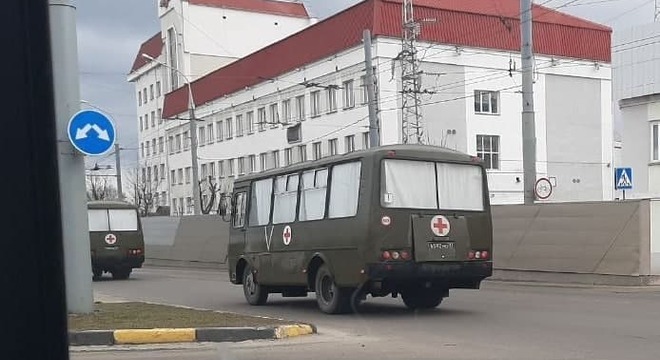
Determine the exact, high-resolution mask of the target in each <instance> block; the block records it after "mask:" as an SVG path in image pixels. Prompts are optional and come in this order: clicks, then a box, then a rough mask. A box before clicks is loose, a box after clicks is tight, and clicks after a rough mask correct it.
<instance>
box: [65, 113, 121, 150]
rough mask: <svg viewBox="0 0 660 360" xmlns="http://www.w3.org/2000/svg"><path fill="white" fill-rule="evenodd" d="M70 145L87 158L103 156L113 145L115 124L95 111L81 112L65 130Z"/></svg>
mask: <svg viewBox="0 0 660 360" xmlns="http://www.w3.org/2000/svg"><path fill="white" fill-rule="evenodd" d="M67 132H68V134H69V140H70V141H71V144H73V146H74V147H75V148H76V149H78V151H80V152H81V153H83V154H85V155H89V156H98V155H103V154H105V153H106V152H108V151H109V150H110V149H112V147H113V146H114V144H115V137H116V131H115V124H114V123H113V122H112V120H111V119H110V117H109V116H107V115H105V114H103V113H102V112H100V111H97V110H82V111H80V112H78V113H77V114H75V115H74V116H73V117H72V118H71V120H70V121H69V127H68V130H67Z"/></svg>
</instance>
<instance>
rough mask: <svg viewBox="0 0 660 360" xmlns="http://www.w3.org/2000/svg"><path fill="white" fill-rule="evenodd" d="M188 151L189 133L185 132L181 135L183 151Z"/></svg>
mask: <svg viewBox="0 0 660 360" xmlns="http://www.w3.org/2000/svg"><path fill="white" fill-rule="evenodd" d="M188 149H190V133H189V132H187V131H185V132H184V133H183V150H188Z"/></svg>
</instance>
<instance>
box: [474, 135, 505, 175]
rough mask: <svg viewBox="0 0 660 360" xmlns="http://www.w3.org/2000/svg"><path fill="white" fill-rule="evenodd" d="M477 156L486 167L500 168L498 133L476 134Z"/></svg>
mask: <svg viewBox="0 0 660 360" xmlns="http://www.w3.org/2000/svg"><path fill="white" fill-rule="evenodd" d="M477 156H478V157H479V158H480V159H481V160H482V161H483V162H484V164H485V165H486V169H495V170H497V169H499V168H500V137H499V136H498V135H477Z"/></svg>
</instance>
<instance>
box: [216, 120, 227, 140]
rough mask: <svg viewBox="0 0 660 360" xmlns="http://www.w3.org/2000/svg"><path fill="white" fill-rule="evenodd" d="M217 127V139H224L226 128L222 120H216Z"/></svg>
mask: <svg viewBox="0 0 660 360" xmlns="http://www.w3.org/2000/svg"><path fill="white" fill-rule="evenodd" d="M215 129H216V134H215V136H216V140H217V141H222V140H224V139H225V136H224V129H223V127H222V120H220V121H216V122H215Z"/></svg>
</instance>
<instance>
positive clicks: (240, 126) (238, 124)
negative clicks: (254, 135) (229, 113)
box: [235, 114, 245, 137]
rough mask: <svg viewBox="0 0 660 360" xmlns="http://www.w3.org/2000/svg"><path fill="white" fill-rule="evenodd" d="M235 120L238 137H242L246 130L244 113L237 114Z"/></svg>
mask: <svg viewBox="0 0 660 360" xmlns="http://www.w3.org/2000/svg"><path fill="white" fill-rule="evenodd" d="M235 121H236V137H241V136H243V133H244V132H245V126H244V123H243V114H237V115H236V117H235Z"/></svg>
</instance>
